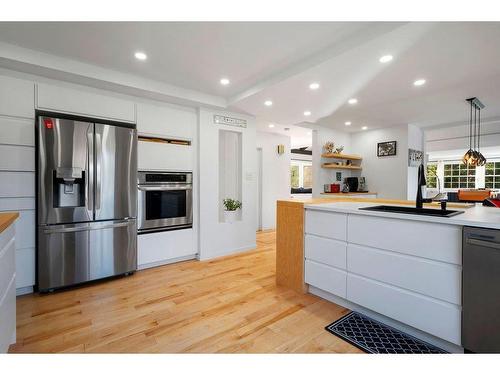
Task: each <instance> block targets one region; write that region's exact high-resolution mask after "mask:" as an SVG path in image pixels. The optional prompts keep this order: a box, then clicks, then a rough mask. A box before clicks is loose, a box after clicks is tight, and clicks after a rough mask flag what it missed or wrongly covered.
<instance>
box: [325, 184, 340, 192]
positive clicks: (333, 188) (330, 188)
mask: <svg viewBox="0 0 500 375" xmlns="http://www.w3.org/2000/svg"><path fill="white" fill-rule="evenodd" d="M323 188H324V192H325V193H340V184H325V185H324V186H323Z"/></svg>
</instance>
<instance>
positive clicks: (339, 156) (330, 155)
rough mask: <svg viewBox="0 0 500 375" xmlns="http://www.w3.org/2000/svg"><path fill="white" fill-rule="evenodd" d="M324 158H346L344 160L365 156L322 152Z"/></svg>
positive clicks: (360, 158)
mask: <svg viewBox="0 0 500 375" xmlns="http://www.w3.org/2000/svg"><path fill="white" fill-rule="evenodd" d="M321 157H322V158H328V159H344V160H362V159H363V158H362V157H361V156H359V155H347V154H321Z"/></svg>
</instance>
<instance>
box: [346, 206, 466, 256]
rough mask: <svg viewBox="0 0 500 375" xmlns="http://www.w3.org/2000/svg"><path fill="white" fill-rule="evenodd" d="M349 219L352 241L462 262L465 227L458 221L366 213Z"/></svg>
mask: <svg viewBox="0 0 500 375" xmlns="http://www.w3.org/2000/svg"><path fill="white" fill-rule="evenodd" d="M348 222H349V224H348V233H347V237H348V242H352V243H355V244H358V245H366V246H370V247H375V248H378V249H385V250H391V251H396V252H399V253H403V254H409V255H415V256H418V257H423V258H427V259H434V260H440V261H443V262H447V263H454V264H458V265H461V264H462V228H461V227H460V226H458V225H446V224H435V223H424V222H419V221H414V220H399V219H390V218H383V217H370V216H364V215H349V219H348ZM359 228H363V230H359ZM422 233H425V236H422Z"/></svg>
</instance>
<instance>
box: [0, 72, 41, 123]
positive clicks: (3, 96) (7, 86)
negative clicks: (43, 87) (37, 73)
mask: <svg viewBox="0 0 500 375" xmlns="http://www.w3.org/2000/svg"><path fill="white" fill-rule="evenodd" d="M0 115H2V116H12V117H24V118H34V117H35V84H34V82H30V81H25V80H22V79H17V78H10V77H5V76H0Z"/></svg>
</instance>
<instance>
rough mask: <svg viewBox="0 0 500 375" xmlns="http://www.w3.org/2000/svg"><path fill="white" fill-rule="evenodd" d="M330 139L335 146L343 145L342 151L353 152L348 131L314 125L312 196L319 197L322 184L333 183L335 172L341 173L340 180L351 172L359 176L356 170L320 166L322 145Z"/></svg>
mask: <svg viewBox="0 0 500 375" xmlns="http://www.w3.org/2000/svg"><path fill="white" fill-rule="evenodd" d="M328 141H331V142H333V143H334V144H335V147H339V146H344V151H343V152H344V153H346V154H349V153H353V151H352V144H351V136H350V134H349V133H346V132H342V131H339V130H333V129H329V128H324V127H321V126H318V127H315V128H314V130H313V132H312V164H313V197H319V196H320V194H321V193H322V192H323V185H324V184H330V183H334V182H335V181H336V180H335V177H336V176H335V174H336V172H341V173H342V180H343V179H344V178H345V177H350V176H351V173H353V174H352V175H354V176H359V173H358V172H351V171H347V170H340V169H339V170H336V169H326V168H321V164H322V162H323V161H322V159H321V154H322V153H323V146H324V144H325V143H326V142H328Z"/></svg>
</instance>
